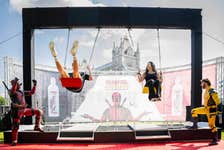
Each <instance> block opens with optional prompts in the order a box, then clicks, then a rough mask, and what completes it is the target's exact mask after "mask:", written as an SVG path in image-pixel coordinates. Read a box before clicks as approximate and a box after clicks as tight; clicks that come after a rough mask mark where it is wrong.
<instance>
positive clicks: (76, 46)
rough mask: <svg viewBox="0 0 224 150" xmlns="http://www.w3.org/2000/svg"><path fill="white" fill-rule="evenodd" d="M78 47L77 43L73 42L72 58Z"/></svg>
mask: <svg viewBox="0 0 224 150" xmlns="http://www.w3.org/2000/svg"><path fill="white" fill-rule="evenodd" d="M78 46H79V42H78V41H74V43H73V45H72V48H71V54H72V56H76V53H77V51H78Z"/></svg>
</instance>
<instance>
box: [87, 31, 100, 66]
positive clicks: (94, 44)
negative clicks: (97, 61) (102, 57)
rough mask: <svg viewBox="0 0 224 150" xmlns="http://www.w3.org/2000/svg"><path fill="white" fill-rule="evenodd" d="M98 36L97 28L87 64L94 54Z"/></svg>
mask: <svg viewBox="0 0 224 150" xmlns="http://www.w3.org/2000/svg"><path fill="white" fill-rule="evenodd" d="M99 34H100V28H98V31H97V34H96V37H95V40H94V43H93V47H92V51H91V54H90V57H89V63H88V64H90V63H91V61H92V59H93V54H94V51H95V46H96V41H97V39H98V37H99Z"/></svg>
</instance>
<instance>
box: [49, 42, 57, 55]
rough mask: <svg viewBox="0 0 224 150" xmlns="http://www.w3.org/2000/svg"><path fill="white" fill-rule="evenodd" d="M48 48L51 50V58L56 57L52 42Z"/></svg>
mask: <svg viewBox="0 0 224 150" xmlns="http://www.w3.org/2000/svg"><path fill="white" fill-rule="evenodd" d="M49 48H50V50H51V54H52V56H53V57H57V52H56V51H55V49H54V42H53V41H51V42H50V43H49Z"/></svg>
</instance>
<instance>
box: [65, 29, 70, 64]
mask: <svg viewBox="0 0 224 150" xmlns="http://www.w3.org/2000/svg"><path fill="white" fill-rule="evenodd" d="M70 32H71V28H69V29H68V34H67V44H66V51H65V59H64V68H66V66H67V57H68V46H69V41H70Z"/></svg>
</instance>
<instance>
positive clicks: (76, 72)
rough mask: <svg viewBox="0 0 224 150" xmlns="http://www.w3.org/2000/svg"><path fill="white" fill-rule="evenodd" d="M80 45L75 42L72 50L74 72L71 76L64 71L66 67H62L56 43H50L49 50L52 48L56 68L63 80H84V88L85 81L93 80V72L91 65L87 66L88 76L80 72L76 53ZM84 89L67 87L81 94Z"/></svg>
mask: <svg viewBox="0 0 224 150" xmlns="http://www.w3.org/2000/svg"><path fill="white" fill-rule="evenodd" d="M78 44H79V43H78V41H74V43H73V46H72V48H71V55H72V56H73V63H72V68H73V72H72V75H71V76H70V75H69V74H68V73H67V71H66V70H65V69H64V67H62V65H61V63H60V62H59V60H58V58H57V52H56V50H55V47H54V42H50V44H49V48H50V51H51V54H52V56H53V57H54V60H55V64H56V67H57V69H58V71H59V73H60V74H61V78H79V79H82V87H83V84H84V82H85V80H92V79H93V78H92V75H91V70H90V67H89V65H88V66H87V70H88V74H86V73H84V72H79V65H78V60H77V57H76V53H77V50H78ZM82 87H81V88H80V89H77V88H72V87H66V88H67V89H68V90H70V91H73V92H80V91H81V90H82Z"/></svg>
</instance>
